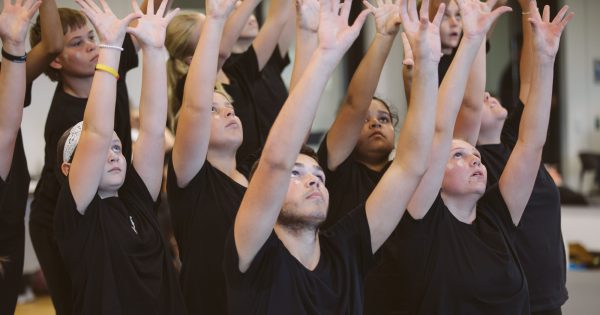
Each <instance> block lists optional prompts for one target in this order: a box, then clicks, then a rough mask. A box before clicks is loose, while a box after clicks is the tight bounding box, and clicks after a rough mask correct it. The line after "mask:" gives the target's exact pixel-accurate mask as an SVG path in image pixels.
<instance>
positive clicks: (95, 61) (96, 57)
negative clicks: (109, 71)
mask: <svg viewBox="0 0 600 315" xmlns="http://www.w3.org/2000/svg"><path fill="white" fill-rule="evenodd" d="M99 57H100V55H96V56H95V57H94V58H92V60H90V62H93V63H97V62H98V58H99Z"/></svg>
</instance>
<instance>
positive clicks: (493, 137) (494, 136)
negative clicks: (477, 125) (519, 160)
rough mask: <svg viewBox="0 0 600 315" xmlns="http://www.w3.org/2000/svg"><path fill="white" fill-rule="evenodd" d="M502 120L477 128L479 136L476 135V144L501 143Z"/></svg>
mask: <svg viewBox="0 0 600 315" xmlns="http://www.w3.org/2000/svg"><path fill="white" fill-rule="evenodd" d="M503 125H504V121H501V122H499V123H498V124H496V125H495V126H490V127H486V128H481V129H479V136H478V137H477V144H478V145H485V144H498V143H501V136H502V126H503Z"/></svg>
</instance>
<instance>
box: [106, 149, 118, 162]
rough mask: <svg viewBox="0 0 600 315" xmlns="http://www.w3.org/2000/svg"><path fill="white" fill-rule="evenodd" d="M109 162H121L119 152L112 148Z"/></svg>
mask: <svg viewBox="0 0 600 315" xmlns="http://www.w3.org/2000/svg"><path fill="white" fill-rule="evenodd" d="M108 162H109V163H116V162H119V154H117V153H115V152H113V151H112V150H111V151H110V154H109V155H108Z"/></svg>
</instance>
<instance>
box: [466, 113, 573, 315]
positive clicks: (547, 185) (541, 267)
mask: <svg viewBox="0 0 600 315" xmlns="http://www.w3.org/2000/svg"><path fill="white" fill-rule="evenodd" d="M522 112H523V104H517V107H516V108H515V110H514V113H511V116H510V118H509V119H507V121H506V123H505V125H504V129H503V135H502V142H503V143H499V144H488V145H480V146H477V148H478V149H479V151H480V152H481V158H482V162H483V164H484V165H485V166H486V168H487V173H488V175H487V179H488V186H489V185H493V184H494V183H497V182H498V180H499V179H500V175H501V174H502V171H503V170H504V167H505V166H506V162H508V158H509V156H510V152H511V151H512V149H513V148H514V145H515V143H516V142H515V141H516V139H517V133H518V124H519V121H520V118H521V115H522ZM537 167H538V168H539V170H538V174H537V177H536V180H535V184H534V186H533V191H532V193H531V197H530V199H529V202H528V203H527V206H526V207H525V211H524V212H523V216H522V217H521V221H520V223H519V226H518V227H517V229H516V231H515V234H514V240H515V248H516V251H517V253H518V255H519V259H520V260H521V264H522V266H523V269H524V270H525V275H526V276H527V282H528V285H529V296H530V303H531V310H532V311H534V312H535V311H543V310H552V309H556V308H559V307H560V306H561V305H562V304H564V303H565V301H566V300H567V298H568V293H567V288H566V254H565V248H564V242H563V238H562V233H561V213H560V194H559V191H558V188H557V187H556V185H555V184H554V181H553V180H552V177H551V176H550V174H548V172H547V171H546V169H545V167H544V165H543V164H542V165H539V166H537Z"/></svg>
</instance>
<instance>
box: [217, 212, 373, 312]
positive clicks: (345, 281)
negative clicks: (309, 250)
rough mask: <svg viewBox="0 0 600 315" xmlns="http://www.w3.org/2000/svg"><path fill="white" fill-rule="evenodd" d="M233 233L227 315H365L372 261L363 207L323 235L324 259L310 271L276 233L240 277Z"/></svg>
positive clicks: (227, 253) (226, 264)
mask: <svg viewBox="0 0 600 315" xmlns="http://www.w3.org/2000/svg"><path fill="white" fill-rule="evenodd" d="M231 230H232V231H231V232H230V233H229V237H228V239H227V243H226V248H225V262H224V268H225V276H226V279H227V294H228V304H229V314H261V315H263V314H264V315H267V314H362V312H363V283H364V277H365V275H366V273H367V271H368V269H369V268H370V267H371V264H372V259H373V254H372V250H371V239H370V232H369V225H368V223H367V217H366V213H365V209H364V206H361V207H358V208H356V209H355V210H353V211H351V212H350V213H349V214H348V215H346V216H345V217H344V218H342V219H341V220H340V221H339V222H338V223H337V224H336V225H334V226H333V227H332V228H331V229H329V230H326V231H324V232H319V244H320V246H321V256H320V258H319V262H318V264H317V266H316V267H315V269H314V270H312V271H311V270H308V269H307V268H306V267H304V265H302V264H301V263H300V262H299V261H298V260H297V259H296V258H295V257H294V256H292V255H291V254H290V252H289V251H288V250H287V248H286V247H285V246H284V245H283V243H282V242H281V241H280V240H279V238H278V237H277V235H276V234H275V232H273V233H271V235H270V236H269V238H268V239H267V241H266V242H265V244H264V245H263V246H262V248H261V249H260V250H259V252H258V253H257V254H256V257H255V258H254V260H253V261H252V263H251V264H250V267H249V269H248V270H247V271H246V272H245V273H241V272H240V271H239V266H238V259H239V258H238V254H237V249H236V246H235V241H234V238H233V229H231Z"/></svg>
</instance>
